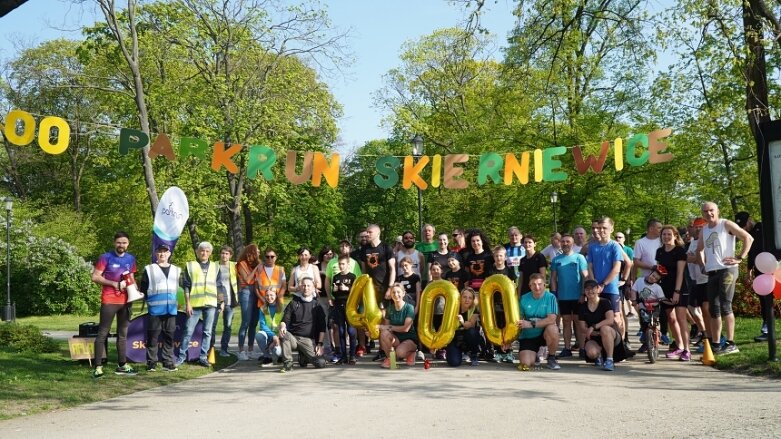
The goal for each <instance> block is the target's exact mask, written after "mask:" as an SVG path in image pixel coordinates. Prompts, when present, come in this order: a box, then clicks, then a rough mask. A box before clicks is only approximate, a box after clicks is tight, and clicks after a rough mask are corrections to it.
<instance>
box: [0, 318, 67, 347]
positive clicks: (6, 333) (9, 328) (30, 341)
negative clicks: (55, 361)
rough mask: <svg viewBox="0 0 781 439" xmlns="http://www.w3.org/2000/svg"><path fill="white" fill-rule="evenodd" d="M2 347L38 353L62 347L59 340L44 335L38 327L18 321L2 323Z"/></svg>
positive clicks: (0, 341)
mask: <svg viewBox="0 0 781 439" xmlns="http://www.w3.org/2000/svg"><path fill="white" fill-rule="evenodd" d="M0 348H10V349H11V350H13V351H16V352H27V353H36V354H40V353H44V352H57V351H59V349H60V348H59V346H58V345H57V342H56V341H54V340H52V339H51V338H49V337H46V336H44V335H43V333H42V332H41V330H40V329H38V327H36V326H33V325H18V324H16V323H4V324H1V325H0Z"/></svg>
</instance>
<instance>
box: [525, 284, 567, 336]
mask: <svg viewBox="0 0 781 439" xmlns="http://www.w3.org/2000/svg"><path fill="white" fill-rule="evenodd" d="M520 305H521V318H522V319H523V320H532V319H539V320H542V319H544V318H546V317H548V314H558V313H559V306H558V304H557V303H556V296H554V295H553V294H551V293H550V292H549V291H547V290H546V291H545V292H544V293H543V294H542V297H540V298H539V299H535V298H534V296H533V293H532V292H528V293H526V294H524V295H523V296H521V299H520ZM542 330H543V328H525V329H523V330H521V335H520V336H519V337H518V338H537V337H539V336H540V335H542Z"/></svg>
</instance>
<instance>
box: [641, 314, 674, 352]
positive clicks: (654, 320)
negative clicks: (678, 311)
mask: <svg viewBox="0 0 781 439" xmlns="http://www.w3.org/2000/svg"><path fill="white" fill-rule="evenodd" d="M661 303H665V304H668V305H672V302H670V301H669V300H660V301H656V300H655V301H645V302H642V306H641V307H640V321H641V322H643V323H645V324H646V325H647V326H646V329H645V331H644V333H645V343H646V346H647V347H648V350H647V351H646V354H648V361H649V362H650V363H651V364H654V363H656V360H657V359H659V345H660V344H661V340H662V331H661V330H660V329H659V328H660V325H661V324H660V322H659V313H660V312H661V311H660V310H661V308H662V307H661V306H660V304H661Z"/></svg>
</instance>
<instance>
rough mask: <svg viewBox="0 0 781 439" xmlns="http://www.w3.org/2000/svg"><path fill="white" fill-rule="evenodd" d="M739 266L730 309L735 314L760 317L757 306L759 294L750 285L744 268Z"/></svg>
mask: <svg viewBox="0 0 781 439" xmlns="http://www.w3.org/2000/svg"><path fill="white" fill-rule="evenodd" d="M743 268H744V267H741V270H740V271H739V274H738V282H737V284H736V285H735V297H734V298H733V299H732V310H733V311H734V312H735V314H736V315H739V316H746V317H762V315H761V312H760V308H759V296H757V293H755V292H754V289H753V287H752V286H751V280H750V279H749V276H748V273H746V270H744V269H743Z"/></svg>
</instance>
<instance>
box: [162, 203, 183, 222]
mask: <svg viewBox="0 0 781 439" xmlns="http://www.w3.org/2000/svg"><path fill="white" fill-rule="evenodd" d="M163 215H168V216H171V217H174V218H176V219H182V218H183V217H184V214H183V213H181V212H177V211H175V210H174V203H170V204H168V207H167V208H165V207H163Z"/></svg>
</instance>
